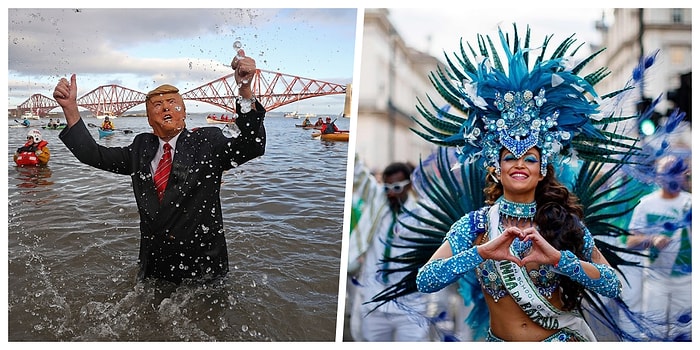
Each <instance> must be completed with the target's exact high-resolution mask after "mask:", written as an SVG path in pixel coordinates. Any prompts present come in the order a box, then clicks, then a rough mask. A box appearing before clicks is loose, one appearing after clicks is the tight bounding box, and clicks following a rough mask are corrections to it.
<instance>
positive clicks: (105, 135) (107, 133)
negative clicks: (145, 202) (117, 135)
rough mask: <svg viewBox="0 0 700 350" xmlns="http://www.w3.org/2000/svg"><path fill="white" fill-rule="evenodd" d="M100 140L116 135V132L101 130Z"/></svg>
mask: <svg viewBox="0 0 700 350" xmlns="http://www.w3.org/2000/svg"><path fill="white" fill-rule="evenodd" d="M99 133H100V138H103V137H107V136H112V135H114V130H105V129H102V128H99Z"/></svg>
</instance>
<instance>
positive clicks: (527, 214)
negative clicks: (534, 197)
mask: <svg viewBox="0 0 700 350" xmlns="http://www.w3.org/2000/svg"><path fill="white" fill-rule="evenodd" d="M496 203H497V204H498V212H499V213H501V214H503V215H505V216H509V217H513V218H518V219H532V218H534V217H535V213H536V212H537V202H532V203H516V202H511V201H509V200H507V199H505V198H504V197H503V196H501V197H500V198H498V200H497V201H496Z"/></svg>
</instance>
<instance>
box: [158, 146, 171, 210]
mask: <svg viewBox="0 0 700 350" xmlns="http://www.w3.org/2000/svg"><path fill="white" fill-rule="evenodd" d="M170 149H171V147H170V144H169V143H166V144H164V145H163V158H161V159H160V162H158V168H157V169H156V173H155V175H153V182H155V184H156V190H157V191H158V200H159V201H162V200H163V193H164V192H165V186H167V185H168V177H169V176H170V168H172V166H173V160H172V156H171V155H170Z"/></svg>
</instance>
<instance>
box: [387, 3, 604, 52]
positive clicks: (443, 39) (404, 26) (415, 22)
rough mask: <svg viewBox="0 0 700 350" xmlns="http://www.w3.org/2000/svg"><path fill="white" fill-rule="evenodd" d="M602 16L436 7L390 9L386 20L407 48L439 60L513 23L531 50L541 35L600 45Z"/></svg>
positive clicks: (598, 12)
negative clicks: (527, 29) (528, 37)
mask: <svg viewBox="0 0 700 350" xmlns="http://www.w3.org/2000/svg"><path fill="white" fill-rule="evenodd" d="M603 13H606V22H609V21H610V20H611V17H612V16H611V13H612V12H611V10H605V9H602V8H577V9H567V8H561V7H560V8H556V7H544V6H540V7H537V6H535V5H534V4H533V6H532V7H523V8H513V7H511V8H481V7H478V6H477V7H470V8H469V9H462V10H458V11H445V8H440V7H436V8H394V9H391V10H390V12H389V18H390V20H391V22H392V23H393V24H394V26H395V27H396V30H397V31H398V33H399V34H400V35H401V36H402V38H404V40H405V41H406V42H407V43H408V45H409V46H411V47H414V48H416V49H419V50H421V51H426V52H429V53H430V54H432V55H433V56H435V57H438V58H443V57H444V55H443V50H445V51H447V53H448V54H450V55H451V53H452V52H454V51H457V50H459V43H460V40H463V41H464V42H465V44H466V42H469V43H471V44H472V46H473V45H474V44H475V43H476V42H477V41H476V34H477V33H480V34H488V35H490V36H491V37H492V38H495V39H497V38H498V36H497V33H498V32H497V30H498V27H499V26H500V27H501V28H502V29H503V31H504V32H506V33H512V28H513V26H512V24H513V23H517V25H518V32H519V33H520V34H521V35H522V34H524V28H525V25H527V24H529V25H530V28H531V43H532V45H533V46H534V45H535V43H541V42H542V40H543V39H544V36H545V35H552V34H554V37H553V38H552V43H556V44H559V43H560V42H561V41H562V40H563V39H565V38H566V37H568V36H569V35H571V34H574V33H575V34H576V36H575V37H576V38H578V40H579V41H577V43H582V42H586V43H588V44H600V36H599V35H598V33H597V31H596V29H595V22H596V21H597V20H600V19H601V18H602V16H603ZM586 46H587V45H586ZM582 50H583V48H582ZM583 53H584V52H583V51H582V52H581V54H583Z"/></svg>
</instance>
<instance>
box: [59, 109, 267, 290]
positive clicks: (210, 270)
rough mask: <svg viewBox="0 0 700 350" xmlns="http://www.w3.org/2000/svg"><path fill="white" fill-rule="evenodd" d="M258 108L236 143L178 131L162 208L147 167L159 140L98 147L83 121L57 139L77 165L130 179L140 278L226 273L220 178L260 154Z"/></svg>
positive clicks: (216, 132) (208, 132) (205, 131)
mask: <svg viewBox="0 0 700 350" xmlns="http://www.w3.org/2000/svg"><path fill="white" fill-rule="evenodd" d="M256 108H257V111H255V110H252V111H251V112H250V113H248V114H246V115H241V114H239V116H238V119H237V121H236V123H237V125H238V127H239V128H240V129H241V134H240V136H238V137H237V138H230V139H229V138H226V137H225V136H224V135H223V134H222V132H221V129H220V128H217V127H205V128H198V129H194V130H184V131H182V133H181V134H180V136H179V137H178V139H177V144H176V146H175V154H174V156H173V166H172V170H171V173H170V177H169V178H168V185H167V187H166V188H165V194H164V196H163V202H162V204H161V203H160V202H159V201H158V195H157V194H156V187H155V185H154V183H153V176H152V174H151V168H150V166H151V161H152V160H153V157H155V154H156V151H157V148H158V145H159V144H158V137H157V136H155V135H154V134H152V133H143V134H139V135H136V137H135V138H134V141H133V143H132V144H131V145H129V146H127V147H104V146H101V145H99V144H97V143H96V142H95V139H94V138H93V137H92V136H91V135H90V132H89V131H88V129H87V128H86V127H85V124H84V122H83V121H82V120H80V121H79V122H78V123H77V124H75V125H73V127H71V128H66V129H64V130H63V131H62V132H61V133H60V134H59V138H60V139H61V140H62V141H63V143H64V144H65V145H66V146H67V147H68V149H69V150H70V151H71V152H72V153H73V154H74V155H75V157H76V158H78V160H80V161H81V162H83V163H85V164H87V165H90V166H93V167H96V168H99V169H103V170H107V171H111V172H114V173H117V174H124V175H130V176H131V182H132V185H133V189H134V196H135V198H136V205H137V206H138V210H139V214H140V218H141V225H140V227H141V247H140V250H139V265H140V271H139V277H140V278H143V277H156V278H162V279H165V280H169V281H173V282H175V283H180V282H181V281H182V279H185V278H200V277H215V276H220V275H225V274H226V273H227V272H228V253H227V250H226V240H225V238H224V230H223V227H224V225H223V220H222V215H221V199H220V197H219V190H220V187H221V176H222V174H223V172H224V171H225V170H228V169H231V168H233V167H234V166H238V165H241V164H243V163H245V162H247V161H249V160H251V159H253V158H256V157H258V156H261V155H263V154H264V153H265V143H266V137H265V126H264V124H263V120H264V118H265V109H264V108H263V107H262V105H260V104H259V103H257V102H256Z"/></svg>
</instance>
